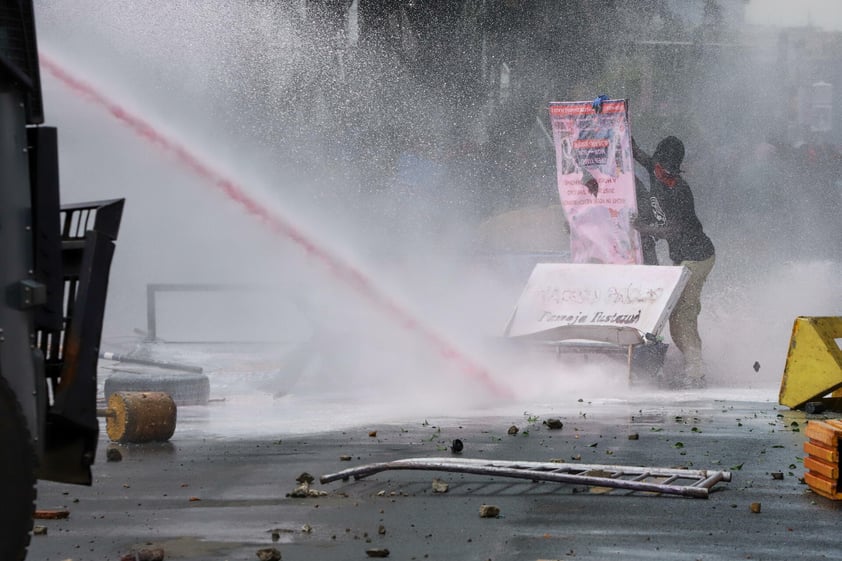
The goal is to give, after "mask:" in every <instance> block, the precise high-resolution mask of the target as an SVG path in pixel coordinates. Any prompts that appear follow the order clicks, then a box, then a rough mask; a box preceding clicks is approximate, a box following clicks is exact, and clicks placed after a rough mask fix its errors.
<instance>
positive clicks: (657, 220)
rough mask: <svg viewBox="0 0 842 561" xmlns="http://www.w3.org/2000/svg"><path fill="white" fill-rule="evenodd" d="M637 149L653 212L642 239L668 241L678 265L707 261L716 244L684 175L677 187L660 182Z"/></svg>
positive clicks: (641, 152)
mask: <svg viewBox="0 0 842 561" xmlns="http://www.w3.org/2000/svg"><path fill="white" fill-rule="evenodd" d="M634 148H635V150H634V159H635V160H637V161H638V162H639V163H640V164H641V165H642V166H643V167H644V168H646V171H648V172H649V196H648V198H649V209H647V211H650V210H651V215H650V216H651V220H652V223H651V225H645V224H641V225H640V226H639V227H638V229H639V230H640V234H641V236H645V235H652V236H655V237H657V238H664V239H665V240H666V241H667V244H668V245H669V255H670V259H672V262H673V263H674V264H676V265H677V264H679V263H681V262H682V261H704V260H705V259H708V258H709V257H711V256H712V255H713V254H714V253H715V250H714V247H713V242H712V241H711V240H710V238H709V237H708V236H707V235H706V234H705V232H704V230H703V228H702V223H701V222H700V221H699V218H698V217H697V216H696V206H695V203H694V201H693V192H692V191H691V190H690V186H689V185H688V184H687V182H686V181H684V178H682V177H681V176H678V177H677V178H676V183H675V186H674V187H667V186H666V185H664V184H663V183H661V182H660V181H658V179H657V177H655V163H654V162H653V161H652V158H651V157H650V156H648V155H647V154H646V153H645V152H643V150H641V149H640V148H638V147H637V146H636V145H635V146H634ZM647 213H648V212H647ZM636 226H637V225H636Z"/></svg>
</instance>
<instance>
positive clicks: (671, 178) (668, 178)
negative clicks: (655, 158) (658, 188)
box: [655, 164, 678, 189]
mask: <svg viewBox="0 0 842 561" xmlns="http://www.w3.org/2000/svg"><path fill="white" fill-rule="evenodd" d="M655 177H656V178H657V179H658V181H660V182H661V183H663V184H664V185H666V186H667V187H669V188H670V189H672V188H673V187H675V182H676V180H677V179H678V174H673V173H670V172H668V171H667V170H665V169H664V167H663V166H662V165H661V164H655Z"/></svg>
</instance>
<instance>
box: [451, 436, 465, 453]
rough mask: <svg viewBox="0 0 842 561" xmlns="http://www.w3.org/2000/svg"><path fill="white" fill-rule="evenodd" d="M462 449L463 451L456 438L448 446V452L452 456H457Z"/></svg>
mask: <svg viewBox="0 0 842 561" xmlns="http://www.w3.org/2000/svg"><path fill="white" fill-rule="evenodd" d="M464 449H465V445H464V444H463V443H462V441H461V440H459V439H458V438H456V439H454V440H453V442H452V443H451V444H450V450H451V452H453V453H454V454H459V453H460V452H462V450H464Z"/></svg>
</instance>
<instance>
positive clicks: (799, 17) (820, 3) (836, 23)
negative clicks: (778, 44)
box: [746, 0, 842, 31]
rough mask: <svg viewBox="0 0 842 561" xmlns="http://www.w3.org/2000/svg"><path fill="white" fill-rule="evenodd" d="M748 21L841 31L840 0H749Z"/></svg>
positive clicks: (841, 12) (841, 7) (841, 8)
mask: <svg viewBox="0 0 842 561" xmlns="http://www.w3.org/2000/svg"><path fill="white" fill-rule="evenodd" d="M746 19H747V21H748V22H749V23H754V24H761V25H782V26H801V25H807V24H813V25H815V26H817V27H821V28H823V29H827V30H835V31H842V1H840V0H749V3H748V6H747V7H746Z"/></svg>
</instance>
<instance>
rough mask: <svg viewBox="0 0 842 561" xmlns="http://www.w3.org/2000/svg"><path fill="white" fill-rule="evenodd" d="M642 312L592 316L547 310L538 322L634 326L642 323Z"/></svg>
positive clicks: (594, 314)
mask: <svg viewBox="0 0 842 561" xmlns="http://www.w3.org/2000/svg"><path fill="white" fill-rule="evenodd" d="M641 312H642V310H638V311H637V313H635V314H617V313H613V314H608V313H605V312H594V313H592V314H586V313H581V312H579V313H575V314H563V313H561V314H560V313H555V312H551V311H548V310H545V311H544V312H543V313H541V316H540V317H539V318H538V321H543V322H546V323H560V324H564V325H588V324H606V323H608V324H613V325H633V324H635V323H637V322H638V321H640V314H641Z"/></svg>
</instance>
